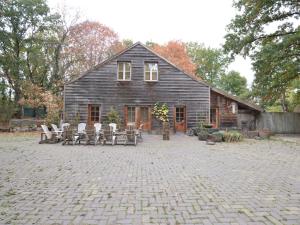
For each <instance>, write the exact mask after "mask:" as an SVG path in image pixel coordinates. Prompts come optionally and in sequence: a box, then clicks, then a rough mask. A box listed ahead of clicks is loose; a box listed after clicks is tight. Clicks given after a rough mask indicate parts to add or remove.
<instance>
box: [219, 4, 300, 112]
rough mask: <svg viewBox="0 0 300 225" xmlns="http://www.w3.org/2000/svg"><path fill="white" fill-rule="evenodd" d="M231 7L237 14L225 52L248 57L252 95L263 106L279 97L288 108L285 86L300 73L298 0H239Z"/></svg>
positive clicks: (299, 11) (230, 28)
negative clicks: (252, 79)
mask: <svg viewBox="0 0 300 225" xmlns="http://www.w3.org/2000/svg"><path fill="white" fill-rule="evenodd" d="M234 6H235V7H236V8H237V9H238V10H239V11H240V13H239V14H238V15H236V16H235V18H234V19H233V20H232V22H231V23H230V24H229V26H228V34H227V35H226V37H225V38H226V43H225V45H224V49H225V51H226V52H227V53H229V54H230V55H231V57H234V56H235V55H237V54H242V55H243V56H250V57H251V58H252V60H253V62H254V63H253V68H254V71H255V80H254V87H253V89H254V94H255V95H257V96H258V97H259V98H260V100H261V103H262V104H263V105H272V104H274V103H275V102H276V101H278V100H279V101H280V102H281V106H282V110H283V111H287V110H288V107H287V101H286V97H287V95H288V93H287V92H288V89H289V88H290V87H291V85H292V82H293V81H294V80H297V79H299V73H300V71H299V61H300V48H299V46H300V26H299V23H298V19H299V16H300V10H299V2H298V1H293V0H287V1H283V0H270V1H245V0H238V1H236V2H235V3H234Z"/></svg>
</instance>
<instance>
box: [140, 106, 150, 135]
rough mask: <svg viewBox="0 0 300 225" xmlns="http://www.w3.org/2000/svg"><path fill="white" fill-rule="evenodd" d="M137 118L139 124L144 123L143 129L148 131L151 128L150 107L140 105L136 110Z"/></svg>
mask: <svg viewBox="0 0 300 225" xmlns="http://www.w3.org/2000/svg"><path fill="white" fill-rule="evenodd" d="M138 114H139V116H138V118H139V122H138V124H139V126H140V125H141V124H144V126H143V130H145V131H149V130H151V108H150V107H147V106H142V107H140V108H139V111H138Z"/></svg>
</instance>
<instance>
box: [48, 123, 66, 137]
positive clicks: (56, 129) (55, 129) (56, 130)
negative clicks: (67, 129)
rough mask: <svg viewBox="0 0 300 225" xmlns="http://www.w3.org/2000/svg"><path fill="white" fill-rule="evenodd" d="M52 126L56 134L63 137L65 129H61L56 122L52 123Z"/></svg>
mask: <svg viewBox="0 0 300 225" xmlns="http://www.w3.org/2000/svg"><path fill="white" fill-rule="evenodd" d="M51 127H52V129H53V131H54V133H55V134H56V136H57V137H59V138H60V139H61V138H62V133H63V131H62V130H60V129H58V127H57V126H56V124H51Z"/></svg>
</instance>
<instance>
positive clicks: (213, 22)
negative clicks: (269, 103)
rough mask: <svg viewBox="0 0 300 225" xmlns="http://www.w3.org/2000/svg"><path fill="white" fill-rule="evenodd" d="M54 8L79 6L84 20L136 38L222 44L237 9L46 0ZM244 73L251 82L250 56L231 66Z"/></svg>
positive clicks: (171, 2)
mask: <svg viewBox="0 0 300 225" xmlns="http://www.w3.org/2000/svg"><path fill="white" fill-rule="evenodd" d="M47 1H48V3H49V6H50V7H51V8H57V7H58V6H59V5H62V4H64V5H65V6H66V7H67V9H68V10H69V11H70V12H72V11H73V12H74V11H77V10H79V11H80V17H81V20H92V21H98V22H100V23H102V24H104V25H106V26H108V27H110V28H111V29H113V30H114V31H115V32H116V33H118V35H119V37H120V39H131V40H133V41H134V42H137V41H141V42H143V43H145V42H146V41H153V42H156V43H159V44H164V43H166V42H168V41H170V40H181V41H184V42H186V41H196V42H200V43H204V44H205V46H210V47H214V48H218V47H221V45H222V43H224V36H225V34H226V25H228V24H229V23H230V20H231V19H233V17H234V15H235V13H236V11H235V8H233V7H232V2H233V0H151V1H144V0H47ZM229 70H236V71H238V72H240V73H241V75H242V76H245V77H246V78H247V81H248V86H250V85H251V83H252V81H253V78H254V73H253V71H252V70H251V61H250V59H244V58H242V57H237V58H236V60H235V61H234V62H233V63H232V64H231V65H230V66H229Z"/></svg>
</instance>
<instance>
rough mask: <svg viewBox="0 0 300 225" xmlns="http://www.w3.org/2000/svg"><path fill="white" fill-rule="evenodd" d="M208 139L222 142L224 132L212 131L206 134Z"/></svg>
mask: <svg viewBox="0 0 300 225" xmlns="http://www.w3.org/2000/svg"><path fill="white" fill-rule="evenodd" d="M208 139H210V140H212V141H215V142H222V141H223V139H224V132H221V131H218V132H213V133H212V134H209V135H208Z"/></svg>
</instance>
